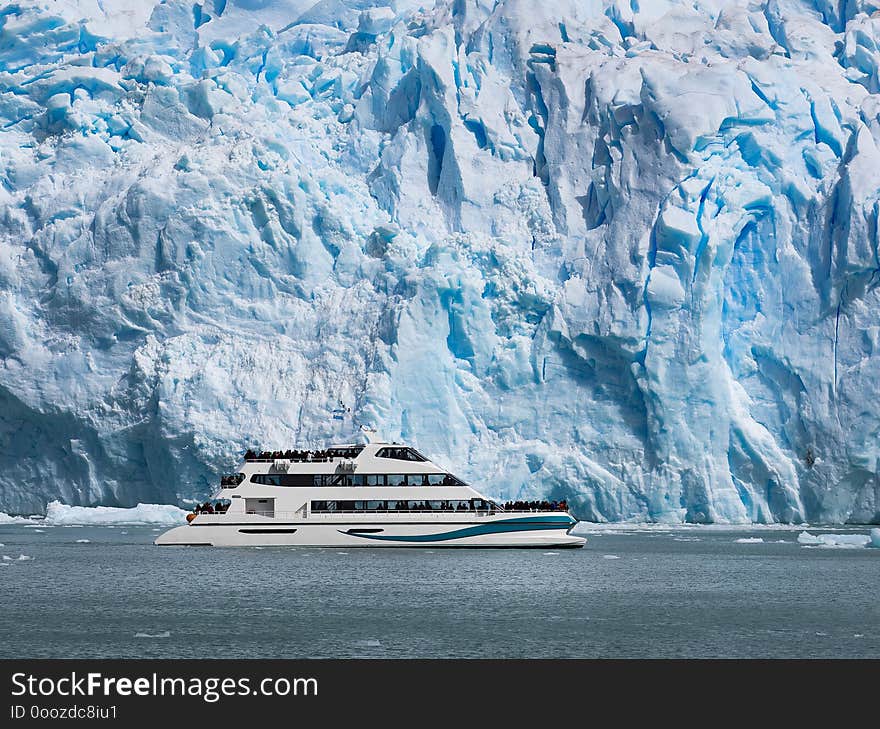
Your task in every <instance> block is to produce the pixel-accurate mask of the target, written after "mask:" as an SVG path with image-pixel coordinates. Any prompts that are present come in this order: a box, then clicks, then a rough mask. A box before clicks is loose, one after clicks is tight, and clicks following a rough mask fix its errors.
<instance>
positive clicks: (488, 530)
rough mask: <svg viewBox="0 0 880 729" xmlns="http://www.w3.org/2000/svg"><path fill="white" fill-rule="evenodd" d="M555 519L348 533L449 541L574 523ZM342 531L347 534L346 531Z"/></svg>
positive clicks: (389, 539)
mask: <svg viewBox="0 0 880 729" xmlns="http://www.w3.org/2000/svg"><path fill="white" fill-rule="evenodd" d="M553 521H554V522H555V523H548V522H547V521H543V522H539V521H536V520H532V519H518V520H514V519H510V520H505V521H496V522H492V523H491V524H478V525H477V526H472V527H465V528H464V529H455V530H454V531H451V532H441V533H440V534H408V535H401V536H397V537H394V536H390V535H387V534H348V536H350V537H360V538H361V539H375V540H378V541H382V542H447V541H449V540H450V539H463V538H464V537H477V536H482V535H484V534H505V533H508V532H532V531H544V530H547V529H560V528H562V527H564V526H566V525H567V524H570V523H574V520H573V519H566V520H565V521H561V520H559V519H554V520H553ZM340 533H341V534H345V532H340Z"/></svg>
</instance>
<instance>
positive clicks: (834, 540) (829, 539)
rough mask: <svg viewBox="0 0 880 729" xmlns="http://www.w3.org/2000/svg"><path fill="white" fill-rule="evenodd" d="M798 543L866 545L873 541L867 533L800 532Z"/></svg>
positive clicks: (850, 547)
mask: <svg viewBox="0 0 880 729" xmlns="http://www.w3.org/2000/svg"><path fill="white" fill-rule="evenodd" d="M797 540H798V543H799V544H803V545H806V546H811V547H843V548H849V549H852V548H854V547H866V546H868V544H869V543H870V542H871V537H869V536H868V535H867V534H810V533H809V532H801V533H800V534H798V538H797Z"/></svg>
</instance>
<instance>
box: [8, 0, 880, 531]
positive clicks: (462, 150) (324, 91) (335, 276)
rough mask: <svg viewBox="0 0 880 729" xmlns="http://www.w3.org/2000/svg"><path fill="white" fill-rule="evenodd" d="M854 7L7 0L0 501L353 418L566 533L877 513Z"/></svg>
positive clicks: (873, 37)
mask: <svg viewBox="0 0 880 729" xmlns="http://www.w3.org/2000/svg"><path fill="white" fill-rule="evenodd" d="M120 6H121V9H120ZM878 10H880V0H849V1H848V2H846V3H836V2H831V1H830V0H815V1H814V2H807V1H806V0H766V1H765V0H752V1H750V2H747V3H746V2H742V1H741V0H694V1H693V2H687V3H685V2H675V1H674V0H640V2H638V3H634V2H629V0H588V1H585V0H580V1H577V0H568V1H566V0H559V1H557V2H554V3H545V2H541V0H498V1H497V2H496V1H495V0H491V1H490V0H453V1H451V2H450V1H447V0H440V2H438V3H437V4H436V6H431V4H430V3H429V2H424V3H420V2H418V1H417V0H399V1H394V0H392V1H391V2H388V1H387V0H386V2H381V0H375V1H373V0H321V1H320V2H315V0H204V1H203V2H192V0H167V1H166V2H156V1H155V0H154V1H153V2H143V3H101V2H100V0H44V1H43V2H29V1H22V2H14V3H11V4H9V3H7V4H6V5H4V6H3V8H2V9H0V181H2V185H0V358H2V368H0V443H2V447H0V507H2V509H4V510H6V511H23V512H30V511H35V510H42V509H44V508H45V505H46V504H47V503H48V502H49V501H50V500H52V499H56V498H60V499H61V500H63V501H64V502H66V503H69V504H93V503H105V504H116V505H122V506H128V505H133V504H136V503H138V502H139V501H147V502H148V501H154V502H155V501H162V502H168V501H171V502H174V501H178V500H180V499H182V498H185V497H192V496H204V495H206V494H207V493H208V492H209V491H210V490H211V489H212V487H213V485H214V484H215V483H216V478H217V475H218V473H220V472H223V471H225V470H228V469H230V468H232V467H233V466H234V464H235V463H236V460H237V457H238V456H239V454H240V453H241V452H242V451H243V449H244V448H245V447H246V446H248V445H252V444H261V445H262V446H264V447H269V448H272V447H288V446H289V445H290V444H292V443H297V444H302V445H306V444H311V445H315V444H319V443H322V442H325V441H327V440H339V439H344V440H345V439H349V438H350V437H351V436H352V434H353V433H355V432H356V430H357V426H358V425H360V424H364V425H367V426H372V427H375V428H377V429H378V431H379V432H380V433H381V434H382V435H383V436H385V437H386V438H387V439H389V440H405V441H408V442H411V443H413V444H414V445H416V446H417V447H419V448H420V449H422V450H424V451H425V452H427V453H429V454H430V455H432V456H433V457H435V458H436V459H437V460H439V461H440V462H443V463H446V464H448V465H449V466H450V467H451V468H452V470H454V471H456V472H458V473H459V474H460V475H462V476H463V477H465V478H467V479H469V480H471V481H472V482H473V483H474V484H475V485H476V486H478V487H479V488H481V489H482V490H484V491H485V492H487V493H490V494H492V495H495V496H499V497H502V498H508V497H528V496H537V495H551V496H555V497H561V496H565V497H567V498H568V499H569V500H570V501H571V502H572V503H573V505H574V507H575V510H576V512H577V513H578V514H579V515H580V516H581V517H583V518H591V519H596V520H606V519H607V520H616V519H646V520H657V521H682V520H687V521H694V522H707V521H722V522H723V521H728V522H740V521H748V520H754V521H762V522H769V521H778V520H782V521H799V520H804V519H807V520H827V521H846V520H850V521H877V520H878V519H880V480H878V469H880V442H878V434H880V412H878V407H877V402H878V392H880V320H878V312H880V306H878V304H880V300H878V296H880V289H878V282H880V275H878V273H880V255H878V213H880V150H878V145H880V50H878V49H880V12H878ZM335 409H339V410H341V411H344V412H343V413H339V414H337V415H336V416H334V414H333V411H334V410H335Z"/></svg>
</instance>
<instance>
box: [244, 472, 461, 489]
mask: <svg viewBox="0 0 880 729" xmlns="http://www.w3.org/2000/svg"><path fill="white" fill-rule="evenodd" d="M251 483H259V484H263V485H264V486H464V485H465V484H464V483H462V482H461V481H459V480H458V479H457V478H456V477H455V476H452V475H451V474H448V473H419V474H415V473H408V474H386V473H380V474H360V473H355V474H350V473H349V474H343V473H315V474H309V473H255V474H253V475H252V476H251Z"/></svg>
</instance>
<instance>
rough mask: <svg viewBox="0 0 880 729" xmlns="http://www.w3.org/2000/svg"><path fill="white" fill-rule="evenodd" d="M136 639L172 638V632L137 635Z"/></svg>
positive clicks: (135, 635)
mask: <svg viewBox="0 0 880 729" xmlns="http://www.w3.org/2000/svg"><path fill="white" fill-rule="evenodd" d="M134 637H135V638H170V637H171V631H170V630H163V631H162V632H161V633H135V634H134Z"/></svg>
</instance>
